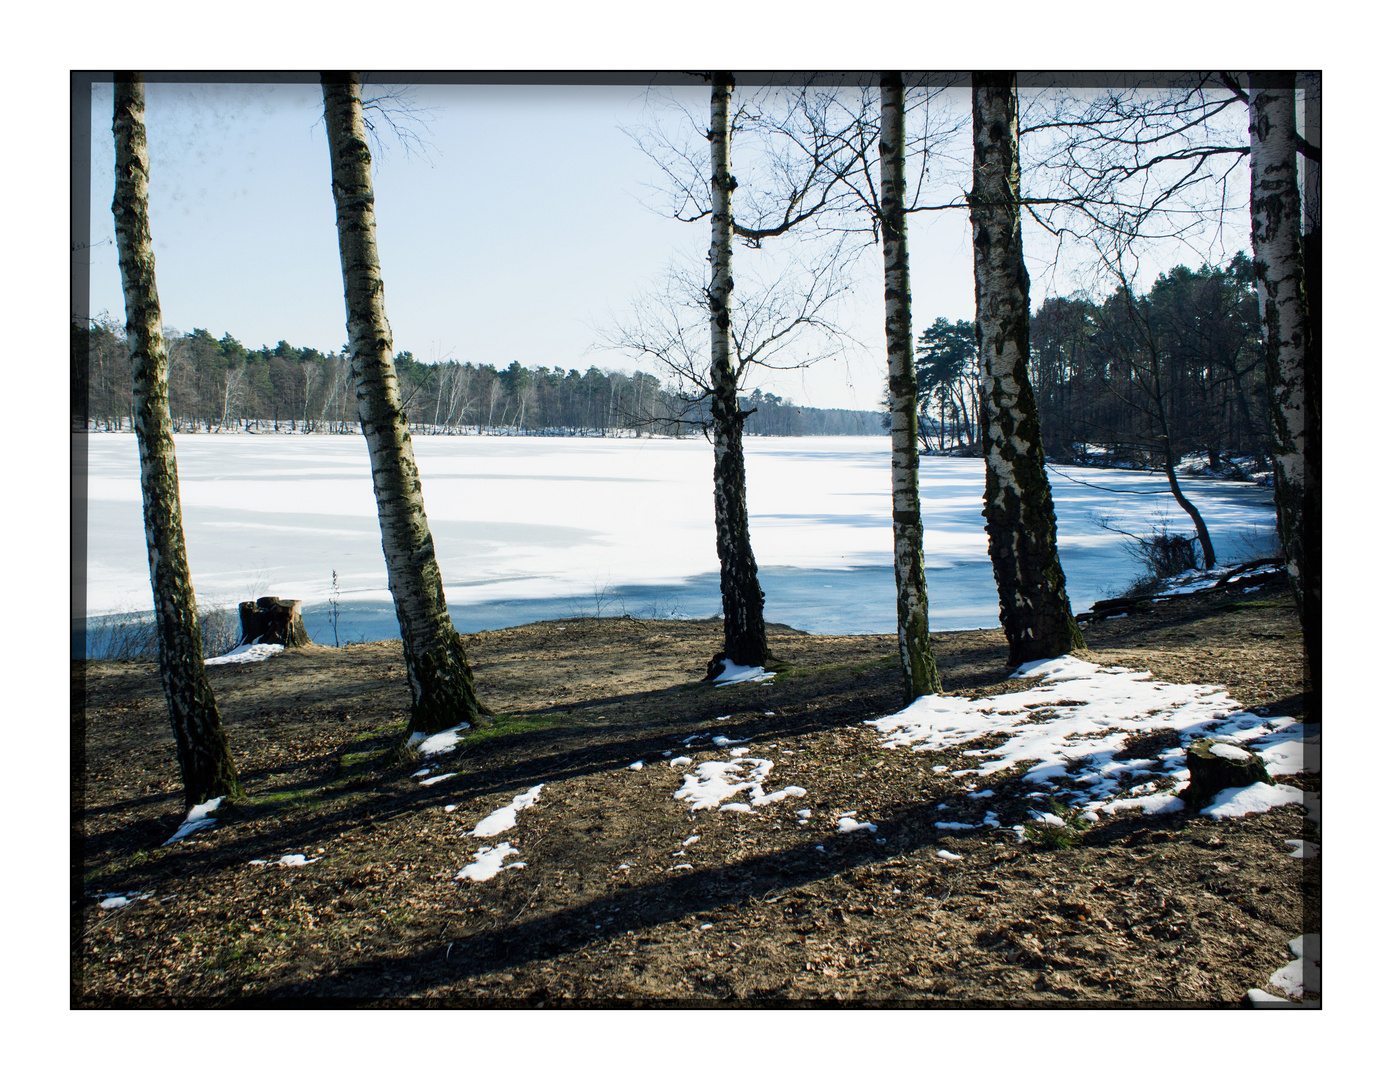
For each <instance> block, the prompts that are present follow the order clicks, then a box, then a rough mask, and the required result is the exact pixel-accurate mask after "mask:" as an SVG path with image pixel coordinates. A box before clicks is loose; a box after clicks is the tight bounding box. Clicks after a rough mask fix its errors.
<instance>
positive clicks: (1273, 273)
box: [1249, 72, 1309, 619]
mask: <svg viewBox="0 0 1392 1080" xmlns="http://www.w3.org/2000/svg"><path fill="white" fill-rule="evenodd" d="M1251 81H1252V88H1251V92H1250V104H1249V117H1250V128H1249V133H1250V135H1251V140H1252V153H1251V163H1252V261H1253V263H1254V265H1255V268H1256V272H1257V277H1258V280H1259V282H1260V283H1261V287H1262V292H1263V294H1264V296H1265V300H1266V302H1265V303H1264V304H1263V305H1262V323H1263V328H1264V336H1265V339H1266V361H1267V392H1268V397H1269V401H1270V406H1271V427H1272V461H1273V464H1274V466H1275V474H1276V476H1275V480H1276V484H1275V487H1276V514H1277V526H1278V528H1279V530H1280V534H1281V542H1282V546H1283V548H1284V550H1285V555H1286V569H1287V572H1288V573H1289V575H1290V580H1291V585H1292V587H1293V588H1294V590H1295V593H1296V597H1297V602H1298V604H1299V606H1300V609H1301V615H1302V619H1303V618H1304V615H1305V605H1306V596H1305V587H1306V580H1305V579H1306V558H1307V552H1306V551H1305V537H1304V531H1305V530H1304V526H1305V518H1306V511H1307V507H1306V497H1307V491H1306V449H1307V447H1306V442H1307V431H1306V427H1307V418H1308V415H1309V410H1308V407H1307V402H1306V359H1307V358H1306V351H1307V346H1308V344H1309V311H1308V307H1307V304H1306V294H1305V271H1304V261H1303V256H1302V251H1301V240H1300V224H1301V205H1300V189H1299V184H1298V182H1297V166H1296V131H1295V84H1294V78H1293V76H1292V75H1290V74H1289V73H1285V74H1281V73H1275V74H1266V73H1260V72H1258V73H1253V75H1252V79H1251Z"/></svg>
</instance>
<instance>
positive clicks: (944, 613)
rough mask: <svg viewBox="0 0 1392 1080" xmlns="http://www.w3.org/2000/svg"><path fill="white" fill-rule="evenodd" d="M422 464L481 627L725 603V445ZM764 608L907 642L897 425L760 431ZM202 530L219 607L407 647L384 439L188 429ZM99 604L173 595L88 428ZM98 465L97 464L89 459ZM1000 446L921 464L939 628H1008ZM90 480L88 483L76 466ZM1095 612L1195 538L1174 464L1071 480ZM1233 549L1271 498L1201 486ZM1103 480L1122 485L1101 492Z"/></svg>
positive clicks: (197, 569) (757, 521)
mask: <svg viewBox="0 0 1392 1080" xmlns="http://www.w3.org/2000/svg"><path fill="white" fill-rule="evenodd" d="M414 443H415V449H416V459H417V462H418V464H419V467H420V471H421V477H422V485H423V487H424V492H425V504H426V512H427V514H428V515H429V517H430V526H431V531H432V533H433V535H434V538H435V549H436V554H437V557H438V558H439V561H440V568H441V570H442V572H443V574H444V579H445V590H446V594H447V597H448V600H449V605H450V613H451V615H452V616H453V618H454V622H455V625H456V626H457V627H458V628H459V629H460V630H461V631H463V632H466V633H468V632H472V631H476V630H481V629H494V628H497V627H501V626H512V625H516V624H519V623H523V622H529V621H532V620H535V619H550V618H570V617H573V616H578V615H584V614H590V615H593V614H595V613H596V610H599V611H601V612H602V613H603V614H605V615H619V614H623V613H625V612H626V613H628V614H630V615H633V616H634V617H637V618H653V617H673V616H684V617H694V618H704V617H706V616H709V615H715V614H719V611H720V588H719V564H718V563H717V561H716V555H715V527H714V525H713V521H712V519H713V498H712V478H711V477H712V467H713V458H712V453H711V448H710V446H709V445H708V444H707V443H706V442H705V441H704V440H701V439H687V440H674V439H656V438H654V439H610V438H605V439H601V438H594V439H579V438H519V437H513V438H509V437H489V436H482V437H477V436H417V437H415V439H414ZM745 445H746V457H747V470H748V482H749V511H750V529H751V533H752V537H753V543H754V552H755V556H756V558H757V559H758V560H759V569H760V575H759V576H760V582H761V584H762V585H763V587H764V592H765V594H766V596H767V600H766V607H765V615H766V617H767V618H768V619H769V620H770V621H771V622H782V623H788V624H790V625H792V626H795V627H797V628H798V629H801V630H807V631H810V632H814V633H850V634H856V633H893V632H894V626H895V601H894V569H893V562H892V550H893V543H892V535H891V527H890V499H889V437H888V436H887V435H885V436H867V437H840V438H750V439H747V440H746V443H745ZM177 446H178V455H179V477H180V488H181V492H182V498H183V510H184V529H185V534H186V537H187V543H188V550H189V561H190V565H191V567H192V571H193V580H194V587H195V590H196V591H197V593H198V598H199V603H200V605H201V606H208V605H228V606H235V605H236V603H237V602H239V601H241V600H246V599H251V598H254V597H257V596H265V595H277V596H282V597H292V598H298V599H300V600H303V601H304V603H305V616H306V618H305V622H306V626H307V628H308V629H309V632H310V635H311V636H312V637H313V638H314V639H315V640H316V641H320V642H328V643H332V641H333V633H332V629H331V627H330V624H329V621H328V601H329V597H330V591H331V576H332V572H333V571H337V572H338V582H339V599H340V605H341V606H340V615H339V624H338V633H339V638H340V640H352V641H356V640H358V639H360V638H362V639H366V640H369V641H371V640H377V639H380V638H387V637H396V636H397V633H398V631H397V627H396V620H395V616H394V613H393V611H392V605H391V596H390V594H389V593H388V591H387V588H386V567H385V564H384V562H383V558H382V548H381V540H380V536H379V534H378V531H377V516H376V504H375V502H374V501H373V496H372V481H371V476H370V473H369V469H368V458H367V447H366V444H365V442H364V441H363V439H362V438H361V436H358V435H353V436H333V435H285V434H282V435H265V434H263V435H180V436H178V438H177ZM87 451H88V452H87V475H86V477H85V479H86V483H87V499H88V501H87V506H88V519H87V524H88V529H87V540H88V551H87V574H86V585H87V596H86V610H87V613H88V614H89V615H98V614H104V613H108V612H116V611H145V612H148V611H149V610H150V608H151V601H150V585H149V576H148V569H147V562H146V554H145V538H144V530H143V527H142V524H141V507H140V484H139V464H138V460H137V455H136V445H135V436H134V435H113V434H100V435H93V436H92V437H90V438H89V439H88V441H87ZM80 466H81V462H80V461H79V462H76V463H75V467H78V468H80ZM983 469H984V466H983V464H982V462H981V461H979V460H969V459H958V458H932V457H925V458H923V460H922V469H921V490H922V500H923V518H924V529H925V536H924V555H925V559H926V565H927V568H928V569H927V573H928V594H929V599H930V605H931V607H930V613H929V618H930V626H931V629H933V630H960V629H972V628H976V627H987V626H995V625H997V620H998V616H997V600H996V591H995V582H994V580H993V579H992V576H991V564H990V560H989V559H988V558H987V554H986V533H985V525H984V520H983V518H982V517H981V497H982V488H983V484H984V479H983V477H984V472H983ZM75 479H76V481H77V482H78V483H81V481H82V479H83V478H82V477H81V476H80V475H79V476H78V477H76V478H75ZM1050 482H1051V483H1052V485H1053V493H1054V504H1055V508H1056V511H1057V515H1058V524H1059V550H1060V557H1061V560H1062V563H1063V569H1064V573H1065V575H1066V576H1067V579H1068V594H1069V598H1070V599H1071V600H1072V602H1073V606H1074V609H1075V610H1082V609H1084V608H1086V607H1088V606H1090V605H1091V604H1092V602H1093V601H1094V600H1096V599H1099V598H1101V597H1104V596H1108V595H1114V594H1115V592H1116V591H1117V590H1119V589H1120V588H1123V587H1125V585H1126V584H1128V583H1129V582H1130V581H1131V580H1132V579H1133V578H1134V577H1136V575H1137V573H1138V572H1139V568H1138V567H1137V566H1136V565H1135V563H1134V562H1133V561H1132V559H1131V558H1130V557H1129V556H1128V555H1127V553H1126V551H1125V550H1124V547H1123V545H1124V543H1125V537H1122V536H1119V535H1117V534H1116V533H1113V532H1109V531H1107V530H1105V529H1103V528H1102V527H1100V526H1099V525H1098V524H1097V521H1096V519H1097V517H1098V516H1102V517H1105V518H1108V519H1110V521H1111V522H1112V524H1113V525H1114V526H1116V527H1118V528H1122V529H1126V530H1128V531H1130V532H1133V533H1137V534H1147V533H1149V532H1150V531H1151V529H1152V527H1153V526H1154V525H1156V524H1157V523H1160V522H1164V523H1166V524H1167V525H1168V527H1169V528H1170V529H1171V531H1182V532H1188V531H1190V529H1189V520H1188V518H1187V517H1186V516H1185V515H1184V514H1183V513H1182V511H1180V509H1179V507H1178V506H1177V505H1176V504H1175V502H1174V500H1173V498H1172V497H1171V496H1170V494H1169V490H1168V488H1167V486H1166V484H1165V479H1164V477H1163V476H1156V475H1148V474H1144V473H1134V472H1121V471H1117V470H1103V469H1077V468H1065V469H1056V470H1051V473H1050ZM1181 482H1182V484H1183V486H1184V489H1185V493H1186V494H1187V495H1188V496H1189V498H1190V499H1192V500H1193V501H1194V502H1195V503H1196V504H1197V505H1198V506H1199V508H1200V510H1201V511H1202V513H1203V515H1204V519H1205V521H1206V522H1207V523H1208V527H1209V531H1210V533H1211V534H1212V537H1213V541H1214V545H1215V547H1216V548H1217V551H1218V558H1219V560H1220V561H1236V560H1238V559H1241V558H1250V557H1252V554H1251V552H1252V550H1253V548H1254V547H1261V546H1264V545H1266V544H1267V543H1268V542H1269V539H1270V538H1271V537H1272V534H1273V529H1274V523H1275V511H1274V509H1273V506H1272V502H1271V493H1270V491H1269V490H1268V489H1262V488H1257V487H1255V486H1253V485H1250V484H1240V483H1233V482H1229V481H1220V480H1194V479H1185V480H1182V481H1181ZM1085 485H1100V486H1101V487H1104V488H1107V489H1111V490H1099V488H1098V487H1094V486H1085Z"/></svg>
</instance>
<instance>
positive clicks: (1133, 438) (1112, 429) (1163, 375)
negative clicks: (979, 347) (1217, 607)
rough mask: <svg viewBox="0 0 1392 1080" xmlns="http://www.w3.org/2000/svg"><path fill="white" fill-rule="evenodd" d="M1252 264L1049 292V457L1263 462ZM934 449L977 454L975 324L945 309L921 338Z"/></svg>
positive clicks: (1262, 387)
mask: <svg viewBox="0 0 1392 1080" xmlns="http://www.w3.org/2000/svg"><path fill="white" fill-rule="evenodd" d="M1255 280H1256V279H1255V275H1254V271H1253V268H1252V263H1251V261H1250V260H1249V259H1248V258H1247V257H1246V256H1245V255H1242V254H1239V255H1238V256H1237V257H1236V258H1234V259H1233V260H1232V261H1231V262H1230V263H1229V264H1228V265H1227V266H1226V267H1213V266H1205V267H1203V268H1201V269H1199V270H1191V269H1189V268H1188V267H1185V266H1177V267H1175V268H1174V269H1172V270H1170V271H1169V272H1168V273H1166V274H1161V275H1160V276H1159V278H1157V279H1156V281H1155V284H1154V285H1153V286H1152V287H1151V289H1150V291H1149V292H1148V293H1146V294H1144V295H1136V294H1134V293H1133V292H1131V291H1130V290H1128V289H1125V288H1118V289H1117V290H1116V291H1115V292H1114V293H1112V295H1111V296H1109V297H1107V298H1106V299H1105V300H1103V301H1101V302H1094V301H1093V300H1090V299H1088V298H1086V297H1081V296H1075V297H1050V298H1049V299H1047V300H1045V301H1044V302H1043V303H1042V304H1040V306H1039V308H1038V309H1037V310H1036V311H1035V313H1034V315H1033V316H1032V317H1031V319H1030V382H1031V385H1032V387H1033V390H1034V394H1035V398H1036V400H1037V402H1038V405H1039V423H1040V428H1041V433H1042V438H1043V443H1044V449H1045V452H1046V453H1047V454H1048V456H1049V458H1050V459H1051V460H1054V461H1062V462H1079V463H1082V462H1089V463H1094V464H1096V463H1102V462H1113V463H1117V464H1123V463H1125V464H1140V465H1146V466H1152V467H1158V466H1162V465H1163V464H1164V457H1165V455H1166V453H1167V451H1168V452H1169V453H1172V454H1173V455H1174V456H1175V458H1176V459H1178V458H1182V457H1183V456H1185V455H1186V454H1193V453H1203V454H1207V455H1208V459H1209V465H1210V467H1212V468H1214V469H1217V468H1219V467H1220V465H1221V463H1222V462H1223V461H1224V460H1227V459H1231V458H1237V457H1241V458H1255V459H1256V460H1257V462H1258V463H1263V462H1264V460H1265V455H1266V446H1267V444H1268V443H1269V441H1270V435H1269V427H1268V423H1267V399H1266V372H1265V366H1264V363H1263V351H1262V339H1261V325H1260V323H1259V322H1258V314H1257V292H1256V285H1255ZM916 365H917V374H918V389H919V408H920V411H921V420H922V423H921V426H920V439H921V441H922V443H923V444H924V447H925V449H929V450H930V451H936V452H942V453H962V454H979V453H980V446H981V432H980V422H979V414H980V403H979V401H978V400H977V390H976V386H977V375H976V339H975V330H974V327H973V324H972V323H970V322H966V321H960V322H955V323H953V322H949V321H948V320H947V319H937V320H935V321H934V322H933V324H932V325H931V326H929V327H928V328H927V329H925V330H924V331H923V332H922V334H921V335H920V336H919V338H918V343H917V357H916Z"/></svg>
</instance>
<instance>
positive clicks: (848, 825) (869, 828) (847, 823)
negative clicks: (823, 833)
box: [836, 814, 880, 833]
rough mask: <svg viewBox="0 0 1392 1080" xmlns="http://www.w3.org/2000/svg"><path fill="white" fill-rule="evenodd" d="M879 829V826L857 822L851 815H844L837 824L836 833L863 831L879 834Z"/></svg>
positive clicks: (866, 822)
mask: <svg viewBox="0 0 1392 1080" xmlns="http://www.w3.org/2000/svg"><path fill="white" fill-rule="evenodd" d="M879 828H880V827H879V826H878V825H875V824H873V823H872V822H869V821H857V820H856V819H855V818H853V817H852V816H851V815H850V814H845V815H843V816H842V818H841V820H840V821H838V822H837V823H836V831H837V832H843V833H853V832H860V831H862V830H865V831H866V832H878V831H879Z"/></svg>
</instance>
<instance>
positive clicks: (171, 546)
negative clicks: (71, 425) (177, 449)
mask: <svg viewBox="0 0 1392 1080" xmlns="http://www.w3.org/2000/svg"><path fill="white" fill-rule="evenodd" d="M111 126H112V132H113V133H114V135H115V139H116V194H115V198H114V199H113V200H112V203H111V212H112V214H113V215H114V217H115V219H116V248H117V253H118V257H119V259H120V264H121V287H122V290H123V291H124V292H125V299H126V342H127V344H128V346H129V348H130V351H131V368H132V370H133V373H134V382H135V393H134V397H133V404H134V411H135V435H136V442H137V444H138V445H139V448H140V495H141V503H142V505H143V507H144V516H145V544H146V548H147V550H148V552H149V558H150V588H151V591H152V592H153V594H154V602H155V628H156V631H157V633H158V635H159V659H160V681H161V682H162V683H163V684H164V697H165V701H166V702H167V703H168V706H169V720H170V723H171V725H172V726H173V728H174V747H175V752H176V753H177V754H178V757H179V772H180V774H181V777H182V779H183V784H184V805H185V806H186V807H193V806H195V805H197V804H198V803H201V802H206V801H207V800H209V799H211V798H214V797H216V796H219V795H233V796H235V795H240V794H241V786H240V785H239V784H238V782H237V772H236V769H235V768H234V766H233V764H232V752H231V750H230V749H229V748H228V745H227V737H226V736H225V735H224V734H223V730H222V718H221V716H220V715H219V713H218V707H217V702H216V700H215V699H214V697H213V688H212V686H211V685H209V683H208V676H207V672H206V671H205V669H204V667H203V639H202V635H201V633H200V632H199V628H198V608H197V605H196V604H195V602H194V596H193V584H192V581H191V579H190V575H189V566H188V556H187V553H186V552H185V550H184V524H183V514H182V511H181V510H180V506H179V470H178V465H177V462H176V461H175V458H174V435H173V431H172V429H171V424H170V419H169V355H168V353H167V352H166V351H165V347H164V335H163V333H162V331H161V329H160V325H161V323H160V305H159V293H158V292H157V290H156V288H155V254H154V249H153V247H152V246H151V241H150V216H149V192H150V155H149V151H148V150H147V148H146V144H145V85H144V83H143V82H141V81H139V80H138V79H137V78H136V77H135V76H134V75H133V74H128V73H122V74H119V75H117V77H116V84H115V108H114V115H113V118H112V125H111Z"/></svg>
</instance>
